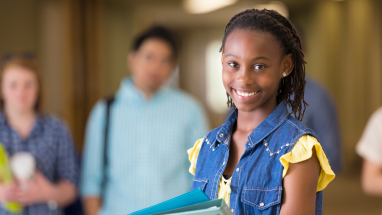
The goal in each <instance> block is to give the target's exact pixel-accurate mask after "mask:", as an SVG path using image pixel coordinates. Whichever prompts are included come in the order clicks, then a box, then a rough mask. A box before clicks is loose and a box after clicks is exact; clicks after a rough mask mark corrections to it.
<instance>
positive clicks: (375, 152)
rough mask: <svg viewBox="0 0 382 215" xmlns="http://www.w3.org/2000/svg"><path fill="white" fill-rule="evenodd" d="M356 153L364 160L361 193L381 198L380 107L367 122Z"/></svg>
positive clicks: (381, 139)
mask: <svg viewBox="0 0 382 215" xmlns="http://www.w3.org/2000/svg"><path fill="white" fill-rule="evenodd" d="M356 152H357V154H358V155H359V156H361V157H362V158H363V159H364V162H363V168H362V188H363V191H364V192H365V193H366V194H369V195H376V196H382V107H380V108H379V109H378V110H376V111H375V112H374V113H373V115H372V116H371V117H370V119H369V121H368V122H367V124H366V127H365V130H364V131H363V134H362V136H361V139H360V140H359V142H358V144H357V147H356Z"/></svg>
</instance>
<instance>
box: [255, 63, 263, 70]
mask: <svg viewBox="0 0 382 215" xmlns="http://www.w3.org/2000/svg"><path fill="white" fill-rule="evenodd" d="M264 68H265V66H264V65H259V64H258V65H255V69H256V70H261V69H264Z"/></svg>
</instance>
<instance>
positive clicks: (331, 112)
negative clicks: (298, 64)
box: [288, 22, 342, 174]
mask: <svg viewBox="0 0 382 215" xmlns="http://www.w3.org/2000/svg"><path fill="white" fill-rule="evenodd" d="M294 23H296V22H294ZM295 26H296V28H297V31H298V34H299V35H300V38H301V44H302V49H303V51H304V53H305V55H306V53H307V52H308V48H307V46H306V44H305V43H304V36H305V34H304V29H303V28H301V26H300V25H298V23H297V24H296V25H295ZM308 63H309V62H308ZM305 80H306V83H305V94H304V99H305V101H306V102H307V103H308V104H309V106H307V107H306V109H305V114H304V118H303V119H302V124H304V125H305V126H306V127H308V128H310V129H312V130H313V131H314V132H315V133H316V134H317V136H318V138H319V139H320V143H321V145H322V148H323V149H324V151H325V154H326V156H327V158H328V160H329V163H330V167H331V168H332V170H333V172H334V173H336V174H338V173H339V172H340V171H341V169H342V138H341V129H340V123H339V118H338V113H337V107H336V103H335V100H334V98H333V97H332V95H331V94H330V92H329V91H328V90H327V89H326V88H325V86H323V85H322V84H320V83H319V82H318V81H316V80H314V78H312V77H309V76H306V77H305ZM288 110H289V112H291V111H292V109H291V108H290V107H289V106H288Z"/></svg>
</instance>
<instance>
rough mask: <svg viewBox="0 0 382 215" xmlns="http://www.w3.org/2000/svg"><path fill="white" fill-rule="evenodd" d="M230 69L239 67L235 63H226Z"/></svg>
mask: <svg viewBox="0 0 382 215" xmlns="http://www.w3.org/2000/svg"><path fill="white" fill-rule="evenodd" d="M228 64H229V65H230V66H231V67H233V68H236V67H238V66H239V65H238V64H237V63H235V62H230V63H228Z"/></svg>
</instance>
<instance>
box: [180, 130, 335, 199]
mask: <svg viewBox="0 0 382 215" xmlns="http://www.w3.org/2000/svg"><path fill="white" fill-rule="evenodd" d="M202 142H203V139H199V140H197V141H196V143H195V145H194V147H192V148H191V149H189V150H187V153H188V159H189V160H190V162H191V166H190V169H189V171H190V173H191V174H193V175H195V167H196V161H197V160H198V155H199V151H200V148H201V147H202ZM313 147H315V149H316V155H317V158H318V161H319V163H320V166H321V172H320V176H319V178H318V184H317V192H318V191H321V190H323V189H324V188H325V187H326V186H327V185H328V184H329V183H330V182H331V181H332V180H333V179H334V177H335V175H334V172H333V171H332V169H331V168H330V165H329V161H328V159H327V158H326V155H325V153H324V150H322V147H321V144H320V143H319V142H318V141H317V139H316V138H314V137H313V136H310V135H303V136H302V137H300V139H298V140H297V142H296V144H294V146H293V149H292V151H290V152H289V153H287V154H284V155H283V156H281V157H280V162H281V164H282V165H283V166H284V170H283V178H284V177H285V175H286V174H287V172H288V169H289V163H298V162H301V161H304V160H307V159H309V158H311V157H312V149H313ZM230 194H231V178H229V179H225V178H224V177H223V176H222V177H221V179H220V183H219V190H218V199H224V201H225V202H226V203H227V205H228V206H229V197H230Z"/></svg>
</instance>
